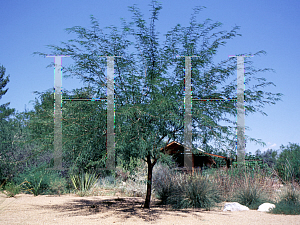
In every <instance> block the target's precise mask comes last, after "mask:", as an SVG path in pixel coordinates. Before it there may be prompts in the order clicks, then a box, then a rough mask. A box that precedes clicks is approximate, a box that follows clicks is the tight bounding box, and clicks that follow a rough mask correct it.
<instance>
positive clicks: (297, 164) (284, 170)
mask: <svg viewBox="0 0 300 225" xmlns="http://www.w3.org/2000/svg"><path fill="white" fill-rule="evenodd" d="M280 150H281V153H280V155H279V157H278V160H277V162H276V166H275V168H276V170H277V172H278V175H279V176H280V177H281V179H282V180H283V181H285V182H290V181H292V180H293V179H294V180H296V181H298V182H299V181H300V160H299V159H300V145H299V144H295V143H294V144H293V143H289V145H288V146H283V145H282V146H280Z"/></svg>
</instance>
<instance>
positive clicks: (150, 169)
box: [144, 155, 157, 209]
mask: <svg viewBox="0 0 300 225" xmlns="http://www.w3.org/2000/svg"><path fill="white" fill-rule="evenodd" d="M156 161H157V159H154V162H153V163H151V156H150V155H147V164H148V179H147V195H146V199H145V204H144V208H146V209H150V201H151V187H152V172H153V167H154V165H155V163H156Z"/></svg>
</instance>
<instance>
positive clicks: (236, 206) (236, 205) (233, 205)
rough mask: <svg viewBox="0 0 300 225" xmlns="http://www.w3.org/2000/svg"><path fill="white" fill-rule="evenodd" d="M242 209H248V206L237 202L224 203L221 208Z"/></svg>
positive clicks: (229, 209)
mask: <svg viewBox="0 0 300 225" xmlns="http://www.w3.org/2000/svg"><path fill="white" fill-rule="evenodd" d="M244 210H249V208H248V207H247V206H244V205H241V204H240V203H237V202H229V203H226V204H225V206H224V209H223V211H244Z"/></svg>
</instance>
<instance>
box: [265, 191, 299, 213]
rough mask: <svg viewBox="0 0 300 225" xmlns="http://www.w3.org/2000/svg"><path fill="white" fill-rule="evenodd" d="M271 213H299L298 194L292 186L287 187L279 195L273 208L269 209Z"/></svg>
mask: <svg viewBox="0 0 300 225" xmlns="http://www.w3.org/2000/svg"><path fill="white" fill-rule="evenodd" d="M270 213H273V214H286V215H300V194H299V192H298V191H297V190H295V189H294V188H291V187H290V188H288V189H287V190H286V191H285V192H284V193H283V194H282V195H281V196H280V199H279V201H278V202H277V203H275V208H273V209H272V210H270Z"/></svg>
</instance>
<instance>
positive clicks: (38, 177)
mask: <svg viewBox="0 0 300 225" xmlns="http://www.w3.org/2000/svg"><path fill="white" fill-rule="evenodd" d="M45 178H46V172H45V171H35V172H34V173H32V174H26V177H25V181H24V182H25V186H26V188H27V191H28V192H30V193H32V194H33V195H34V196H38V195H40V194H43V193H44V191H45V190H46V189H47V188H48V187H49V182H48V180H47V179H45Z"/></svg>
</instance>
